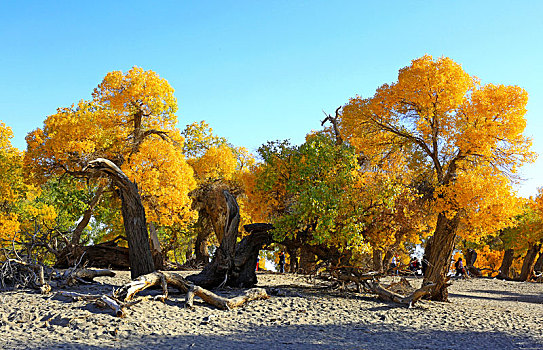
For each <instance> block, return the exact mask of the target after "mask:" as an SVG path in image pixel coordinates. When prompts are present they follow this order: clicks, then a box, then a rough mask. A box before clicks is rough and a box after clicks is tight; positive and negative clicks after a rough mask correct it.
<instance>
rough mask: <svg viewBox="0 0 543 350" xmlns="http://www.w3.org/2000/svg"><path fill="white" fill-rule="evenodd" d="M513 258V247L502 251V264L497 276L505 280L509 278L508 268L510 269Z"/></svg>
mask: <svg viewBox="0 0 543 350" xmlns="http://www.w3.org/2000/svg"><path fill="white" fill-rule="evenodd" d="M514 258H515V256H514V251H513V249H507V250H506V251H505V252H504V253H503V259H502V264H501V266H500V273H499V274H498V276H497V277H498V278H500V279H505V280H508V279H510V278H511V275H510V270H511V265H513V259H514Z"/></svg>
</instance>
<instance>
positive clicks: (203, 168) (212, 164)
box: [189, 145, 237, 181]
mask: <svg viewBox="0 0 543 350" xmlns="http://www.w3.org/2000/svg"><path fill="white" fill-rule="evenodd" d="M189 163H190V165H191V166H192V167H193V169H194V172H195V174H196V177H197V178H198V179H199V180H200V181H207V180H214V179H225V180H231V179H232V177H233V175H234V172H235V171H236V166H237V159H236V157H235V155H234V153H233V152H232V150H231V149H230V147H228V146H227V145H220V146H218V147H210V148H209V149H208V150H207V151H206V152H205V153H204V154H203V155H202V156H201V157H199V158H195V159H190V160H189Z"/></svg>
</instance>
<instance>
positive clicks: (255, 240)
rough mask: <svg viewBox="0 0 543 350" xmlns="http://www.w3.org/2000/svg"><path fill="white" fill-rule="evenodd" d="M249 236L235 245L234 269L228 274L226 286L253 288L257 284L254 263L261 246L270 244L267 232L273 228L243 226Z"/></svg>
mask: <svg viewBox="0 0 543 350" xmlns="http://www.w3.org/2000/svg"><path fill="white" fill-rule="evenodd" d="M244 227H245V229H246V231H247V232H251V234H250V235H249V236H246V237H244V238H243V239H242V240H241V242H239V243H238V244H237V245H236V255H235V258H234V268H233V270H232V272H231V273H230V278H229V279H228V285H230V286H232V287H247V288H248V287H253V286H254V285H256V283H257V279H256V272H255V268H256V261H257V259H258V254H259V252H260V249H262V247H263V246H265V245H268V244H270V243H272V236H271V234H270V233H269V232H268V231H269V230H270V229H272V228H273V226H272V225H270V224H251V225H245V226H244Z"/></svg>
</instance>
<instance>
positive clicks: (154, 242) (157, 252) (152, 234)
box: [149, 222, 164, 270]
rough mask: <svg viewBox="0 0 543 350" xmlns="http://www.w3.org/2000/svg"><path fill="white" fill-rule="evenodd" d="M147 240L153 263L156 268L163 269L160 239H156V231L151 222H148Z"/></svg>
mask: <svg viewBox="0 0 543 350" xmlns="http://www.w3.org/2000/svg"><path fill="white" fill-rule="evenodd" d="M149 238H150V240H149V242H150V244H151V254H152V255H153V263H154V264H155V269H156V270H163V269H164V253H163V252H162V248H161V247H160V240H159V239H158V234H157V232H156V228H155V225H154V224H153V223H152V222H151V223H149Z"/></svg>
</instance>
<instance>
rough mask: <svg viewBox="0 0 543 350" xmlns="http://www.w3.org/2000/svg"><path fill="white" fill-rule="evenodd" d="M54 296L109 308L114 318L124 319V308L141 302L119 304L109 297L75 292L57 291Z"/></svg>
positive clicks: (119, 302)
mask: <svg viewBox="0 0 543 350" xmlns="http://www.w3.org/2000/svg"><path fill="white" fill-rule="evenodd" d="M56 294H57V295H60V296H63V297H67V298H71V299H73V300H77V301H78V300H84V301H89V302H94V303H95V304H96V305H98V306H100V307H109V308H110V309H112V310H113V312H114V313H115V316H117V317H124V316H125V312H124V309H125V308H127V307H130V306H132V305H135V304H137V303H139V302H141V300H136V301H130V302H121V301H119V300H117V299H115V298H114V297H113V296H111V295H97V294H81V293H76V292H65V291H59V292H57V293H56Z"/></svg>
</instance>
